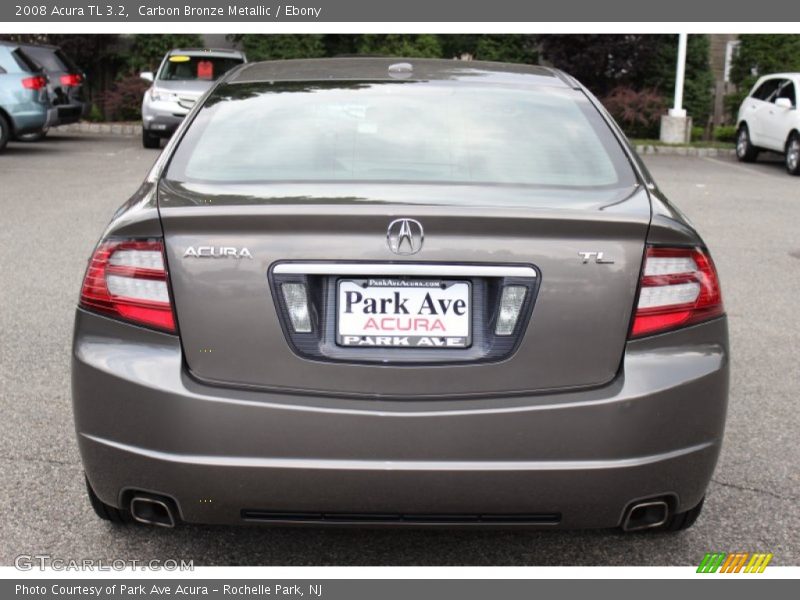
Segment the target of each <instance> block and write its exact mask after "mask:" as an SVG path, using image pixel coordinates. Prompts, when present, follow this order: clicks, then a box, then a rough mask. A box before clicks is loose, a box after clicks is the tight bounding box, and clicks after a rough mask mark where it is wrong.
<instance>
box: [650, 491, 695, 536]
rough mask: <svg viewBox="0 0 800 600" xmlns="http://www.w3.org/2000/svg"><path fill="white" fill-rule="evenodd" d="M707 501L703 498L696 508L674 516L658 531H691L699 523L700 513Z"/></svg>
mask: <svg viewBox="0 0 800 600" xmlns="http://www.w3.org/2000/svg"><path fill="white" fill-rule="evenodd" d="M705 501H706V498H705V496H703V499H702V500H700V502H699V503H698V504H697V506H695V507H694V508H690V509H689V510H687V511H685V512H682V513H676V514H674V515H672V516H671V517H670V518H668V519H667V522H666V523H664V524H663V525H661V526H660V527H659V528H658V531H683V530H684V529H689V527H691V526H692V525H694V522H695V521H697V517H699V516H700V513H701V512H703V502H705Z"/></svg>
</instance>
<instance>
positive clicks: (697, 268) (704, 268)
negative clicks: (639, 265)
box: [631, 246, 723, 337]
mask: <svg viewBox="0 0 800 600" xmlns="http://www.w3.org/2000/svg"><path fill="white" fill-rule="evenodd" d="M722 314H723V307H722V294H721V293H720V288H719V279H718V278H717V271H716V269H715V268H714V263H713V262H712V261H711V257H710V256H709V255H708V253H707V252H705V251H704V250H701V249H700V248H660V247H652V246H651V247H648V248H647V255H646V256H645V263H644V268H643V269H642V278H641V281H640V283H639V302H638V305H637V307H636V314H635V316H634V319H633V326H632V327H631V337H641V336H644V335H652V334H654V333H659V332H662V331H667V330H669V329H675V328H677V327H684V326H686V325H692V324H694V323H699V322H700V321H706V320H708V319H713V318H714V317H718V316H720V315H722Z"/></svg>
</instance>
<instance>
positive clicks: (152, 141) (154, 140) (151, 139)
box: [142, 128, 161, 148]
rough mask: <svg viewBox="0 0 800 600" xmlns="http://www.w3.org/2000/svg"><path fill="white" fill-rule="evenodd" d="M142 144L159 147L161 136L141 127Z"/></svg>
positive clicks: (147, 146) (146, 146)
mask: <svg viewBox="0 0 800 600" xmlns="http://www.w3.org/2000/svg"><path fill="white" fill-rule="evenodd" d="M142 146H144V147H145V148H161V138H160V137H158V136H157V135H153V134H152V133H150V132H148V131H147V130H146V129H144V128H142Z"/></svg>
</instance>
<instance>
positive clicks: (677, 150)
mask: <svg viewBox="0 0 800 600" xmlns="http://www.w3.org/2000/svg"><path fill="white" fill-rule="evenodd" d="M636 153H637V154H639V155H641V156H644V155H650V154H661V155H665V156H736V150H735V149H734V148H699V147H696V146H655V145H643V144H640V145H637V146H636Z"/></svg>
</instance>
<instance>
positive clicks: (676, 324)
mask: <svg viewBox="0 0 800 600" xmlns="http://www.w3.org/2000/svg"><path fill="white" fill-rule="evenodd" d="M727 387H728V342H727V328H726V319H725V316H724V313H723V306H722V300H721V296H720V288H719V283H718V280H717V274H716V271H715V269H714V265H713V262H712V260H711V257H710V255H709V252H708V250H707V249H706V247H705V245H704V244H703V242H702V240H701V239H700V238H699V236H698V234H697V233H696V232H695V230H694V229H693V228H692V226H691V225H690V224H689V223H688V222H687V221H686V219H685V218H684V217H683V216H682V215H681V214H680V213H679V212H678V211H677V210H676V209H675V208H673V207H672V206H671V205H670V203H669V202H668V201H667V200H666V199H665V198H664V197H663V195H662V194H661V193H660V192H659V190H658V188H657V187H656V185H655V184H654V183H653V181H652V180H651V178H650V175H649V174H648V173H647V171H646V169H645V168H644V166H643V165H642V163H641V162H640V161H639V159H638V158H637V157H636V155H635V154H634V153H633V152H632V151H631V150H630V147H629V146H628V144H627V142H626V140H625V138H624V136H623V135H622V134H621V132H620V130H619V129H618V127H617V126H616V125H615V124H614V122H613V121H612V120H611V119H610V118H609V116H608V115H607V114H606V112H605V111H604V110H603V108H602V107H601V106H600V105H599V104H598V103H597V101H596V100H595V99H594V97H593V96H592V95H591V94H590V93H589V92H588V91H587V90H586V89H584V88H583V87H582V86H581V85H580V84H579V83H578V82H576V81H575V80H574V79H572V78H571V77H569V76H568V75H565V74H564V73H561V72H559V71H555V70H552V69H547V68H544V67H531V66H521V65H505V64H493V63H480V62H469V63H464V62H459V61H432V60H413V61H410V62H405V61H402V60H391V59H378V58H363V59H355V58H352V59H330V60H304V61H283V62H267V63H256V64H246V65H243V66H241V67H238V68H237V69H235V70H233V71H231V72H230V73H228V74H227V75H226V76H225V77H224V78H223V79H222V80H221V81H220V82H218V83H217V84H216V86H215V87H214V88H213V90H212V91H211V92H210V93H209V94H208V95H207V96H206V97H205V100H204V101H203V102H202V103H200V104H199V105H198V106H196V107H195V108H194V109H193V111H192V112H191V113H190V114H189V116H188V117H187V118H186V119H185V121H184V123H183V124H182V125H181V127H180V129H179V130H178V131H177V133H176V135H175V136H173V138H172V140H171V141H170V143H169V145H168V146H167V148H166V149H165V150H164V152H163V153H162V155H161V157H160V158H159V159H158V161H157V163H156V165H155V166H154V167H153V169H152V171H151V173H150V174H149V176H148V177H147V179H146V180H145V182H144V183H143V184H142V186H141V188H140V189H139V190H138V191H137V192H136V194H135V195H134V196H133V197H132V198H131V199H130V200H129V201H128V202H127V203H126V204H124V205H123V206H122V207H121V208H120V209H119V211H118V212H117V214H116V215H115V216H114V218H113V220H112V222H111V223H110V225H109V226H108V229H107V231H106V232H105V234H104V235H103V237H102V239H101V241H100V242H99V244H98V245H97V247H96V248H95V250H94V253H93V255H92V257H91V261H90V263H89V267H88V270H87V272H86V277H85V280H84V282H83V288H82V291H81V295H80V306H79V308H78V310H77V316H76V323H75V338H74V355H73V397H74V404H75V421H76V427H77V434H78V440H79V444H80V450H81V454H82V458H83V463H84V468H85V472H86V476H87V482H88V487H89V495H90V498H91V500H92V503H93V506H94V508H95V510H96V511H97V513H98V514H99V515H100V516H101V517H104V518H107V519H111V520H114V521H119V522H124V521H127V520H130V519H131V518H132V519H135V520H137V521H142V522H146V523H152V524H157V525H166V526H172V525H174V524H176V523H179V522H188V523H221V524H235V523H243V522H248V523H320V524H322V523H333V524H344V523H347V524H360V523H379V524H387V525H400V524H412V525H442V524H448V525H462V524H463V525H479V524H495V525H497V524H502V525H506V526H530V527H622V528H623V529H625V530H629V531H631V530H639V529H654V528H661V529H665V530H676V529H682V528H685V527H688V526H689V525H691V524H692V523H693V522H694V520H695V519H696V518H697V516H698V514H699V513H700V509H701V507H702V503H703V498H704V495H705V490H706V487H707V485H708V483H709V480H710V478H711V474H712V471H713V469H714V466H715V463H716V460H717V455H718V453H719V450H720V444H721V441H722V436H723V427H724V421H725V411H726V404H727Z"/></svg>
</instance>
